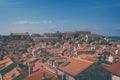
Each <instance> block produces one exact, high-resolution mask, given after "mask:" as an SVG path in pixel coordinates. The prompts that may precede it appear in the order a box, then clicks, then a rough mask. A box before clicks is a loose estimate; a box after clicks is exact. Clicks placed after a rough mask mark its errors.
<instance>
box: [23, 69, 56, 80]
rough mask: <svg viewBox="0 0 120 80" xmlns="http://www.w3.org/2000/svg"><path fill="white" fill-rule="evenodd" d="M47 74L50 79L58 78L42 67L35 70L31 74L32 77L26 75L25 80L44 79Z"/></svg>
mask: <svg viewBox="0 0 120 80" xmlns="http://www.w3.org/2000/svg"><path fill="white" fill-rule="evenodd" d="M44 74H45V77H46V78H47V79H50V80H56V78H57V76H56V75H55V74H53V73H51V72H49V71H47V70H45V69H44V68H40V69H39V70H38V71H37V72H34V73H32V74H31V75H30V77H29V76H28V77H26V78H25V79H23V80H42V78H43V75H44Z"/></svg>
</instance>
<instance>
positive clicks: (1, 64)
mask: <svg viewBox="0 0 120 80" xmlns="http://www.w3.org/2000/svg"><path fill="white" fill-rule="evenodd" d="M11 64H13V61H12V60H11V59H10V58H6V59H4V60H0V70H2V69H4V68H6V67H7V66H9V65H11Z"/></svg>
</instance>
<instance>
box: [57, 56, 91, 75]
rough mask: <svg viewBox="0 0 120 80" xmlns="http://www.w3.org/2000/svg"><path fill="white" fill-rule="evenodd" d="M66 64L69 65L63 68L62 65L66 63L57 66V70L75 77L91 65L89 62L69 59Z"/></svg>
mask: <svg viewBox="0 0 120 80" xmlns="http://www.w3.org/2000/svg"><path fill="white" fill-rule="evenodd" d="M67 62H69V64H66V65H64V66H63V64H65V63H66V62H65V63H63V64H62V65H60V66H59V69H60V70H63V71H65V72H67V73H69V74H71V75H72V76H77V75H78V74H79V73H80V72H82V71H84V70H85V69H87V68H88V67H89V66H90V65H92V64H93V62H91V61H87V60H83V59H78V58H70V59H69V60H68V61H67ZM73 69H74V70H73Z"/></svg>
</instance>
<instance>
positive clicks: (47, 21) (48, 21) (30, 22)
mask: <svg viewBox="0 0 120 80" xmlns="http://www.w3.org/2000/svg"><path fill="white" fill-rule="evenodd" d="M51 23H52V21H51V20H43V21H24V20H21V21H16V22H15V24H51Z"/></svg>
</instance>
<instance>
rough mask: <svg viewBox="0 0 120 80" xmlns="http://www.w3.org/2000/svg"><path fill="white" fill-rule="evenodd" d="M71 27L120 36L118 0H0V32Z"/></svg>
mask: <svg viewBox="0 0 120 80" xmlns="http://www.w3.org/2000/svg"><path fill="white" fill-rule="evenodd" d="M75 30H90V31H91V32H92V33H96V34H101V35H105V36H120V35H119V34H120V0H0V34H9V33H11V32H29V33H40V34H42V33H45V32H56V31H61V32H64V31H75Z"/></svg>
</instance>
